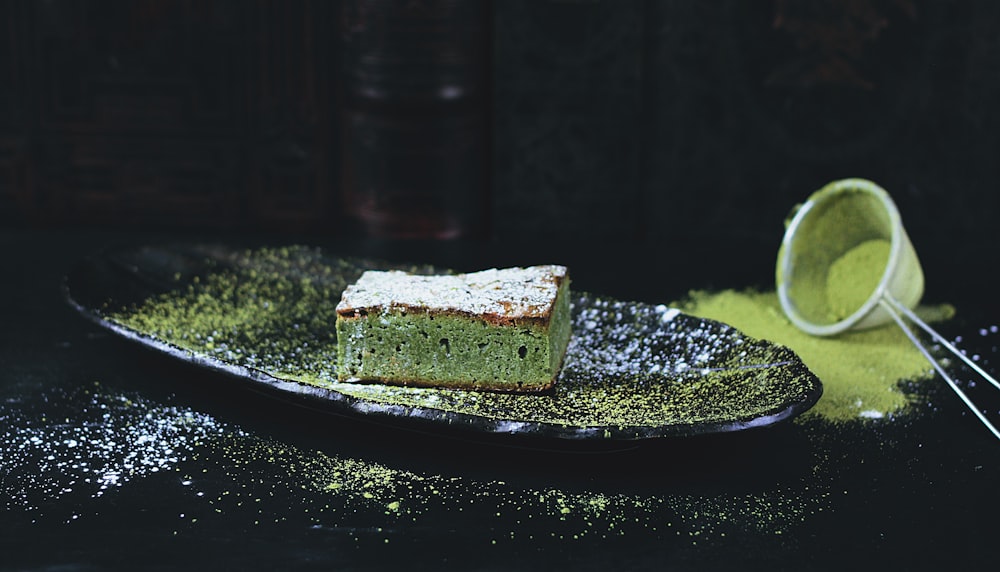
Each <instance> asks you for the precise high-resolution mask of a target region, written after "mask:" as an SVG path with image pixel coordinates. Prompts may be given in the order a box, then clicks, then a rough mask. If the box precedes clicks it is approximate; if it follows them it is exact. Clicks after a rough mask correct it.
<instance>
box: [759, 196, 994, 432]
mask: <svg viewBox="0 0 1000 572" xmlns="http://www.w3.org/2000/svg"><path fill="white" fill-rule="evenodd" d="M872 241H875V242H882V243H883V244H888V254H887V255H886V256H885V257H884V258H877V259H873V260H871V261H869V266H868V267H866V268H862V269H858V271H857V273H856V274H861V275H856V276H852V277H851V278H855V279H858V280H859V284H860V286H856V285H855V286H853V287H857V288H860V289H861V292H860V296H859V297H858V300H857V302H856V304H855V305H854V306H852V307H851V308H850V309H849V311H848V312H847V313H846V314H845V315H841V314H838V313H837V312H835V308H834V304H833V303H832V302H831V299H832V298H833V297H834V296H833V295H834V294H838V293H839V292H838V291H837V289H838V288H843V287H845V283H843V282H836V281H831V277H832V273H831V268H832V267H833V266H834V265H835V264H837V263H838V261H840V260H843V258H844V257H845V256H849V255H850V253H851V252H852V251H853V250H854V249H857V248H860V247H862V245H864V244H866V243H869V242H872ZM865 274H868V275H865ZM775 281H776V283H777V290H778V299H779V300H780V301H781V307H782V309H783V310H784V312H785V315H786V316H788V319H789V320H791V321H792V323H793V324H795V326H796V327H798V328H799V329H801V330H803V331H804V332H806V333H809V334H812V335H814V336H833V335H836V334H840V333H843V332H846V331H848V330H860V329H865V328H874V327H878V326H882V325H885V324H888V323H890V322H895V323H896V324H897V325H898V326H899V327H900V328H902V330H903V332H905V333H906V335H907V337H908V338H909V339H910V341H911V342H913V344H914V345H915V346H916V347H917V349H919V350H920V352H921V353H922V354H923V355H924V357H925V358H926V359H927V360H928V361H929V362H930V363H931V365H932V366H933V367H934V369H935V370H936V371H937V372H938V373H939V374H940V375H941V377H942V378H944V380H945V381H946V382H947V383H948V385H949V386H950V387H951V388H952V390H954V391H955V393H956V394H957V395H958V396H959V397H960V398H961V399H962V401H963V402H964V403H965V404H966V405H967V406H968V407H969V409H971V410H972V412H973V413H975V414H976V416H977V417H978V418H979V420H980V421H982V422H983V424H984V425H986V427H987V428H988V429H989V430H990V431H991V432H992V433H993V435H994V436H996V437H997V438H998V439H1000V430H998V429H997V428H996V427H995V426H994V425H993V424H992V423H990V421H989V420H988V419H987V418H986V416H985V415H984V414H983V412H982V411H980V409H979V408H977V407H976V406H975V404H973V402H972V400H971V399H970V398H969V397H968V396H967V395H966V394H965V392H964V391H962V389H961V388H960V387H959V386H958V384H957V383H955V380H954V379H952V377H951V376H950V375H949V374H948V373H947V372H946V371H945V370H944V368H943V367H942V366H941V364H940V363H938V360H936V359H934V358H933V356H931V354H930V351H929V350H928V349H927V348H926V347H925V346H924V345H923V344H922V343H921V342H920V340H919V339H918V338H917V336H916V334H915V333H914V332H913V330H912V329H911V328H910V327H909V325H908V324H907V321H906V320H908V321H909V322H910V323H912V324H916V325H917V326H919V327H920V328H921V329H923V330H924V331H925V332H927V333H928V334H929V335H930V336H931V337H932V338H933V339H934V340H935V341H936V342H937V343H939V344H941V345H942V346H943V347H945V348H947V349H948V350H949V351H950V352H952V353H953V354H955V356H957V357H958V358H960V359H961V360H962V361H963V362H965V364H966V365H968V366H969V367H970V368H972V369H973V371H975V372H976V373H978V374H979V375H981V376H982V377H983V378H984V379H985V380H986V381H989V382H990V383H991V384H993V385H994V386H996V388H997V389H1000V382H997V380H996V379H994V378H993V377H992V376H990V375H989V374H987V373H986V372H985V371H983V369H982V368H980V367H979V366H978V365H977V364H976V363H975V362H973V361H972V360H971V359H969V358H968V357H966V355H965V354H964V353H962V352H961V351H959V350H958V349H957V348H956V347H955V346H953V345H952V344H951V343H950V342H948V341H947V340H945V339H944V338H943V337H942V336H941V335H940V334H938V333H937V332H936V331H935V330H934V329H932V328H931V327H930V326H928V325H927V324H926V323H925V322H924V321H923V320H921V319H920V318H919V317H918V316H917V315H916V314H915V313H914V312H913V308H915V307H916V306H917V304H918V303H919V302H920V298H921V296H923V292H924V274H923V270H922V269H921V267H920V261H919V260H918V259H917V254H916V251H915V250H914V248H913V244H912V243H911V242H910V238H909V236H907V234H906V230H905V229H904V228H903V223H902V220H901V218H900V215H899V210H898V209H897V208H896V204H895V203H894V202H893V201H892V198H890V197H889V193H887V192H886V191H885V190H884V189H882V187H880V186H878V185H877V184H875V183H873V182H871V181H868V180H865V179H843V180H839V181H834V182H832V183H830V184H828V185H826V186H825V187H823V188H822V189H820V190H818V191H816V192H815V193H813V194H812V195H811V196H810V197H809V198H808V199H807V200H806V202H805V203H802V204H801V205H798V206H797V207H796V208H795V209H794V210H793V212H792V215H791V217H790V218H789V219H788V220H787V221H786V228H785V235H784V238H783V239H782V242H781V247H780V249H779V250H778V262H777V268H776V271H775ZM904 318H906V320H904Z"/></svg>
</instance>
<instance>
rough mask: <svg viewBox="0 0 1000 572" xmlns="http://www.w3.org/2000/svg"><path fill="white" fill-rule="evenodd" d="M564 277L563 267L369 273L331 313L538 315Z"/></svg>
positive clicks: (548, 306)
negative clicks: (387, 310) (390, 310)
mask: <svg viewBox="0 0 1000 572" xmlns="http://www.w3.org/2000/svg"><path fill="white" fill-rule="evenodd" d="M565 277H566V267H564V266H557V265H545V266H530V267H527V268H503V269H496V268H493V269H489V270H483V271H480V272H471V273H468V274H444V275H435V276H425V275H418V274H410V273H408V272H402V271H399V270H385V271H383V270H369V271H366V272H365V273H364V274H362V275H361V278H359V279H358V281H357V282H355V283H354V284H351V285H349V286H348V287H347V289H346V290H344V293H343V296H342V298H341V300H340V303H339V304H338V305H337V311H338V312H340V313H345V312H349V311H350V310H352V309H363V308H377V307H382V308H385V307H399V308H428V309H432V310H445V311H457V312H462V313H467V314H474V315H475V314H495V315H498V316H524V317H542V316H546V315H547V314H548V313H549V311H550V310H551V309H552V305H553V303H554V302H555V298H556V293H557V292H558V290H559V284H560V282H561V281H562V280H563V279H564V278H565Z"/></svg>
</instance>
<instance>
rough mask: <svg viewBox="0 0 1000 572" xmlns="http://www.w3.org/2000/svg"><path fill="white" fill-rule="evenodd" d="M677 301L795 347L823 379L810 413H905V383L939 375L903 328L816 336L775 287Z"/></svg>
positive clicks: (946, 311)
mask: <svg viewBox="0 0 1000 572" xmlns="http://www.w3.org/2000/svg"><path fill="white" fill-rule="evenodd" d="M674 306H676V307H678V308H680V309H682V310H684V311H685V312H687V313H689V314H692V315H694V316H699V317H702V318H708V319H712V320H719V321H722V322H725V323H727V324H730V325H732V326H733V327H735V328H737V329H739V330H741V331H743V332H744V333H746V334H747V335H750V336H753V337H756V338H762V339H766V340H770V341H772V342H776V343H779V344H782V345H785V346H788V347H789V348H791V349H792V350H793V351H794V352H795V353H797V354H798V355H799V357H800V358H801V359H802V361H803V362H804V363H805V364H806V366H808V367H809V369H810V370H812V372H813V373H815V374H816V376H817V377H819V379H820V381H822V383H823V397H822V398H821V399H820V400H819V402H818V403H817V404H816V406H815V407H813V408H812V409H811V410H810V411H809V413H808V414H807V415H808V416H810V417H812V416H816V415H818V416H821V417H823V418H826V419H828V420H830V421H847V420H851V419H859V418H875V419H877V418H883V417H889V416H892V415H896V414H899V413H902V412H903V411H904V410H905V409H906V408H907V407H908V406H909V405H910V404H911V402H912V401H913V400H914V399H915V397H914V396H910V395H907V394H905V393H904V392H903V391H902V390H901V389H900V382H902V381H907V380H914V381H915V380H922V379H929V378H930V377H932V375H933V369H932V367H931V365H930V364H929V363H928V362H927V360H926V359H925V358H924V357H923V355H922V354H921V353H920V351H919V350H917V349H916V348H915V347H914V346H913V344H912V343H911V342H910V341H909V339H908V338H907V337H906V334H904V333H903V331H902V330H900V329H899V328H898V327H895V326H891V325H890V326H883V327H880V328H875V329H871V330H864V331H857V332H853V331H852V332H848V333H845V334H841V335H839V336H836V337H831V338H820V337H814V336H811V335H809V334H806V333H805V332H803V331H801V330H799V329H798V328H796V327H795V326H794V325H793V324H792V323H791V322H790V321H789V320H788V319H787V318H786V317H785V315H784V313H783V312H782V310H781V304H780V302H779V301H778V295H777V293H776V292H773V291H770V292H759V291H753V290H747V291H735V290H723V291H719V292H708V291H693V292H691V293H689V295H688V297H687V298H686V299H684V300H681V301H679V302H676V303H675V304H674ZM917 313H918V314H920V315H921V317H922V318H923V319H924V320H926V321H928V322H939V321H943V320H946V319H949V318H951V317H952V316H953V315H954V308H953V307H951V306H950V305H941V306H933V307H931V306H925V307H920V308H918V309H917Z"/></svg>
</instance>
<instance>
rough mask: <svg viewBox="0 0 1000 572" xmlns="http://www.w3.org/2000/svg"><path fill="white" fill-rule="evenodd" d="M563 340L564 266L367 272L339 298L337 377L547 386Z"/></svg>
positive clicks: (566, 317) (566, 324) (566, 306)
mask: <svg viewBox="0 0 1000 572" xmlns="http://www.w3.org/2000/svg"><path fill="white" fill-rule="evenodd" d="M569 337H570V302H569V275H568V273H567V271H566V268H565V267H563V266H555V265H549V266H532V267H528V268H505V269H500V270H497V269H491V270H483V271H481V272H472V273H468V274H456V275H436V276H423V275H415V274H408V273H406V272H400V271H372V270H370V271H367V272H365V273H364V274H363V275H362V276H361V278H360V279H358V281H357V282H356V283H354V284H352V285H350V286H348V287H347V289H346V290H344V293H343V295H342V297H341V299H340V303H339V304H338V305H337V352H338V358H339V365H338V369H337V376H338V378H339V379H341V380H343V381H354V380H357V381H378V382H383V383H389V384H399V385H414V386H422V387H452V388H467V389H485V390H497V391H543V390H546V389H548V388H550V387H552V384H553V383H554V382H555V377H556V374H557V373H558V371H559V366H560V365H561V363H562V359H563V355H564V354H565V353H566V346H567V344H568V343H569Z"/></svg>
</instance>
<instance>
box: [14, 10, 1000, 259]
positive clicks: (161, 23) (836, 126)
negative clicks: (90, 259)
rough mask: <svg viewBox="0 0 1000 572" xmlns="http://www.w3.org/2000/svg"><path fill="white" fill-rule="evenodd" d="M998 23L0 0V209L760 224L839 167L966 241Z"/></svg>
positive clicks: (531, 226)
mask: <svg viewBox="0 0 1000 572" xmlns="http://www.w3.org/2000/svg"><path fill="white" fill-rule="evenodd" d="M998 30H1000V6H998V5H997V3H995V2H992V1H990V0H976V1H966V2H944V1H940V2H937V1H931V0H817V1H814V2H805V1H798V2H797V1H792V0H773V1H756V2H742V1H729V2H689V1H669V0H663V1H657V0H628V1H616V2H609V1H607V2H602V1H598V0H559V1H526V0H506V1H499V2H471V3H466V2H461V1H458V0H450V1H449V0H422V1H420V0H413V1H405V0H399V1H389V2H380V1H376V0H346V1H343V2H326V1H302V2H274V1H266V0H257V1H253V2H243V1H234V0H229V1H226V0H215V1H209V2H182V1H162V0H145V1H110V2H106V1H102V2H97V1H86V0H76V1H70V0H53V1H48V2H34V1H28V0H3V1H2V2H0V224H2V225H5V226H8V227H23V226H29V227H38V228H58V227H66V226H72V227H77V226H85V227H102V228H106V227H113V228H144V229H149V228H160V229H168V230H169V229H211V230H222V231H229V230H233V231H241V232H251V233H252V232H258V231H261V232H263V231H267V232H270V231H294V232H306V233H312V234H315V235H323V236H338V235H350V236H360V235H379V236H404V237H405V236H421V237H428V236H429V237H456V236H458V237H467V238H474V239H486V240H504V239H508V238H512V237H516V238H518V239H526V240H528V241H534V240H549V239H553V238H559V237H565V236H573V235H578V236H581V237H587V238H588V239H592V240H596V241H615V242H619V241H620V242H623V243H626V244H638V245H643V246H652V247H656V246H660V245H665V244H669V243H672V242H675V241H677V240H688V239H689V238H690V237H692V236H694V237H696V238H698V239H699V240H709V241H710V240H712V238H713V236H714V235H716V234H717V232H716V231H718V230H719V229H725V231H726V234H728V235H729V236H737V237H739V236H747V237H753V238H761V237H763V238H764V239H765V240H770V237H772V236H774V237H775V238H774V239H773V240H774V241H775V243H776V242H777V240H779V239H780V233H781V221H782V220H783V218H784V217H785V215H786V214H787V213H788V211H789V209H790V208H791V207H792V205H794V204H795V203H796V202H799V201H801V200H803V199H804V198H805V197H806V196H807V195H808V194H809V193H810V192H812V191H813V190H815V189H817V188H819V187H820V186H822V185H823V184H825V183H826V182H829V181H830V180H833V179H836V178H842V177H848V176H859V177H866V178H870V179H873V180H875V181H877V182H878V183H880V184H881V185H882V186H884V187H885V188H886V189H888V190H889V191H890V193H891V194H892V195H893V196H894V198H895V199H896V201H897V202H898V203H899V206H900V209H901V211H902V212H903V217H904V221H905V222H906V225H907V228H908V230H909V231H910V234H911V236H912V237H913V238H914V242H915V244H916V245H917V249H918V251H923V250H925V249H927V248H929V246H928V245H929V244H931V243H932V242H933V241H934V240H935V239H934V237H935V235H936V234H938V233H940V234H941V235H946V236H948V237H950V238H952V239H955V240H956V241H957V242H958V243H962V242H965V241H975V240H990V238H991V237H992V230H991V228H990V227H991V225H992V221H993V218H994V213H995V212H996V209H997V202H998V199H997V197H996V193H995V187H996V181H997V180H998V177H997V175H998V172H997V169H998V167H997V162H996V161H995V157H996V155H997V150H998V148H1000V113H998V111H997V105H996V102H997V101H1000V33H998ZM400 212H402V213H403V214H404V216H402V217H400V216H399V213H400ZM449 212H457V213H458V214H457V215H455V216H454V217H451V218H448V217H447V216H445V217H441V216H438V215H440V214H441V213H449Z"/></svg>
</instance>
